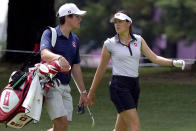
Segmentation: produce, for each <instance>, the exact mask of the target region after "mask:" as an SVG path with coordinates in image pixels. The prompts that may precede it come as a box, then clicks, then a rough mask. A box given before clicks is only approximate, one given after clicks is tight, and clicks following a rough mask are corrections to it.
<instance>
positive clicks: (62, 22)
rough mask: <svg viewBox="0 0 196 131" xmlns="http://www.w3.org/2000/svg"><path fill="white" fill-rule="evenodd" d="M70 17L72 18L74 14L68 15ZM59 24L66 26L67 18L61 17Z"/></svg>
mask: <svg viewBox="0 0 196 131" xmlns="http://www.w3.org/2000/svg"><path fill="white" fill-rule="evenodd" d="M68 17H70V18H72V17H73V14H71V15H68ZM59 23H60V25H63V24H65V16H62V17H59Z"/></svg>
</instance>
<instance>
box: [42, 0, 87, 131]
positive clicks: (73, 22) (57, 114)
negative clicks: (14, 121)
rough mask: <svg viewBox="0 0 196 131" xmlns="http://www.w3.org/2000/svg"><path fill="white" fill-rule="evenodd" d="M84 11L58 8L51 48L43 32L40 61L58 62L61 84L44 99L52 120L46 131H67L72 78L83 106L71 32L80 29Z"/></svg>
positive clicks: (47, 32) (74, 38) (68, 6)
mask: <svg viewBox="0 0 196 131" xmlns="http://www.w3.org/2000/svg"><path fill="white" fill-rule="evenodd" d="M85 14H86V11H82V10H80V9H79V8H78V7H77V6H76V5H75V4H73V3H66V4H64V5H62V6H61V7H60V8H59V11H58V14H57V16H58V17H59V21H60V25H58V26H57V27H55V29H56V32H57V40H56V44H55V46H54V47H52V45H51V35H52V34H51V31H50V30H49V29H47V30H45V31H44V33H43V34H42V38H41V46H40V50H41V58H42V60H44V61H46V62H51V61H55V60H58V61H59V64H60V67H61V71H62V72H69V73H68V74H66V75H65V74H63V73H58V74H57V76H56V77H57V78H58V79H59V80H60V81H61V85H60V86H59V87H58V88H51V89H50V90H49V91H48V93H47V95H46V97H45V98H46V99H45V105H46V109H47V111H48V114H49V116H50V118H51V120H52V121H53V128H51V129H49V130H48V131H67V130H68V121H71V120H72V111H73V102H72V97H71V94H70V91H71V89H70V87H69V82H70V79H71V76H72V78H73V79H74V81H75V83H76V85H77V87H78V88H79V89H80V91H81V92H80V93H81V96H80V100H79V104H80V105H81V104H84V106H87V95H86V89H85V86H84V82H83V78H82V72H81V68H80V64H79V63H80V56H79V40H78V37H77V36H76V35H75V34H74V33H72V30H74V29H78V28H80V22H81V21H82V18H81V16H83V15H85Z"/></svg>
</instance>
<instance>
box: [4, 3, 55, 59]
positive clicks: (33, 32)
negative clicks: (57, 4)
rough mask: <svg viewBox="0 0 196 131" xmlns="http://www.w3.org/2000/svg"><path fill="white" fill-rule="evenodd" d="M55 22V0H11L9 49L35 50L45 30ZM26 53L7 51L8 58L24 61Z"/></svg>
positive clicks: (8, 30) (9, 9)
mask: <svg viewBox="0 0 196 131" xmlns="http://www.w3.org/2000/svg"><path fill="white" fill-rule="evenodd" d="M54 24H55V12H54V0H28V1H26V0H19V1H15V0H9V6H8V29H7V33H8V35H7V49H9V50H26V51H33V48H34V44H35V43H36V42H37V41H38V42H39V40H40V36H41V34H42V32H43V30H44V29H45V28H46V27H47V26H49V25H50V26H53V25H54ZM27 57H28V54H26V53H10V52H7V53H6V60H7V61H11V62H22V61H24V60H25V59H26V58H27Z"/></svg>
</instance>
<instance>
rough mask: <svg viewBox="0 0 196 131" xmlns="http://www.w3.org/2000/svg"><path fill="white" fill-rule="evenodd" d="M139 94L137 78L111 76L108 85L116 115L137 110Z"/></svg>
mask: <svg viewBox="0 0 196 131" xmlns="http://www.w3.org/2000/svg"><path fill="white" fill-rule="evenodd" d="M139 94H140V88H139V82H138V78H133V77H126V76H116V75H115V76H113V78H112V82H111V85H110V98H111V100H112V102H113V103H114V105H115V107H116V109H117V111H118V113H120V112H122V111H125V110H129V109H133V108H137V105H138V99H139Z"/></svg>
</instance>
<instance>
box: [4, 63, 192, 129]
mask: <svg viewBox="0 0 196 131" xmlns="http://www.w3.org/2000/svg"><path fill="white" fill-rule="evenodd" d="M17 68H18V67H17V66H12V65H9V66H7V65H6V64H3V65H2V64H0V89H1V90H2V88H3V87H4V86H5V85H6V83H7V81H8V78H9V75H10V73H11V72H12V71H14V70H15V69H17ZM83 73H84V74H83V75H84V81H85V84H86V87H87V89H89V88H90V84H91V82H92V79H93V76H94V73H95V69H92V68H83ZM140 74H141V75H140V86H141V95H140V103H139V107H138V112H139V116H140V121H141V131H196V124H195V122H196V99H195V98H196V97H195V96H196V73H191V72H189V71H186V72H181V71H180V70H178V69H174V68H165V67H164V68H153V67H150V68H141V69H140ZM110 79H111V69H108V70H107V73H106V74H105V76H104V78H103V80H102V82H101V84H100V85H99V88H98V90H97V92H96V101H95V104H94V105H93V106H92V107H90V109H91V111H92V113H93V115H94V118H95V127H94V128H91V124H92V120H91V117H90V116H89V114H88V111H87V110H86V113H85V114H84V115H77V114H76V106H77V102H78V99H79V93H78V91H77V88H76V87H75V85H74V84H73V81H72V82H71V87H72V96H73V101H74V112H73V121H72V122H71V123H70V125H69V131H112V130H113V128H114V124H115V120H116V110H115V108H114V106H113V104H112V103H111V101H110V98H109V92H108V91H109V90H108V85H109V80H110ZM51 124H52V123H51V121H50V119H49V117H48V114H47V112H46V110H45V107H43V111H42V116H41V120H40V122H39V123H38V124H29V125H27V126H26V127H24V128H23V129H20V130H21V131H46V130H47V129H48V128H50V127H51ZM0 131H15V129H11V128H5V125H3V124H0Z"/></svg>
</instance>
